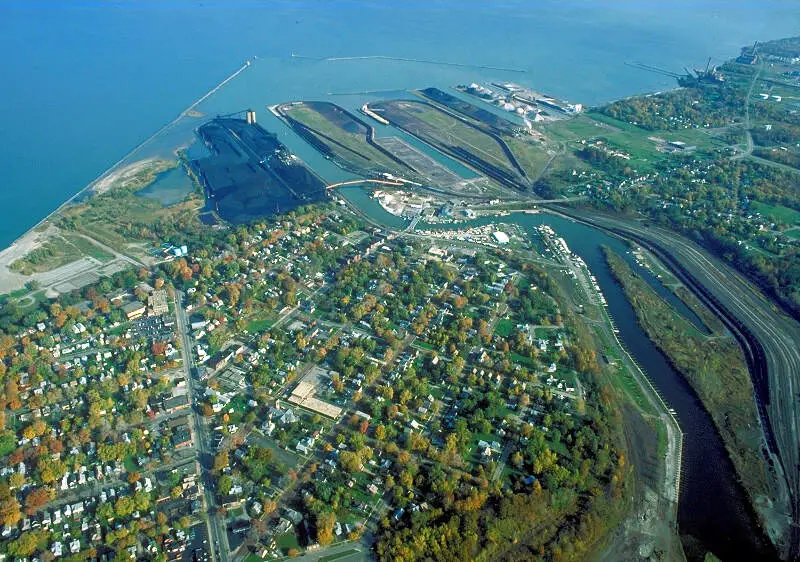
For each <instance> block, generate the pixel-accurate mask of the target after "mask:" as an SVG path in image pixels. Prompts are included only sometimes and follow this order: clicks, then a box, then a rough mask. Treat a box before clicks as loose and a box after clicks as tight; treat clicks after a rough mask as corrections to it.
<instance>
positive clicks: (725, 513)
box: [339, 188, 777, 561]
mask: <svg viewBox="0 0 800 562" xmlns="http://www.w3.org/2000/svg"><path fill="white" fill-rule="evenodd" d="M339 193H340V194H341V195H342V196H344V197H346V198H347V199H348V200H349V201H351V202H353V203H355V204H356V205H357V206H358V207H359V208H360V209H361V210H362V211H363V212H365V213H367V214H368V215H369V216H370V217H371V218H372V219H374V220H375V221H376V222H379V223H381V224H385V225H387V226H388V227H390V228H393V229H398V228H403V226H404V225H405V224H407V221H404V220H402V219H399V218H398V217H395V216H393V215H391V214H389V213H387V212H386V211H385V210H384V209H383V208H382V207H381V206H380V205H379V204H378V203H377V202H376V201H375V200H374V199H370V197H369V194H368V192H367V191H366V190H363V189H361V188H348V189H343V190H340V191H339ZM489 222H497V223H511V224H516V225H518V226H520V227H521V228H522V229H523V230H524V231H525V232H527V233H528V234H529V235H530V236H532V237H533V236H538V235H537V234H536V233H535V232H534V228H535V227H537V226H539V225H542V224H546V225H549V226H550V227H552V228H553V229H554V230H555V231H556V232H557V233H558V235H559V236H561V237H563V238H564V239H565V240H566V242H567V244H568V245H569V247H570V249H571V250H572V251H574V252H575V253H577V254H578V255H579V256H580V257H581V258H583V260H584V261H585V262H586V265H587V266H588V267H589V269H590V270H591V271H592V274H593V275H594V276H595V277H596V279H597V283H598V284H599V285H600V288H601V290H602V291H603V294H604V295H605V297H606V300H607V302H608V312H609V313H610V315H611V317H612V318H613V319H614V322H615V324H616V326H617V328H618V329H619V337H620V339H621V340H622V341H623V342H624V344H625V345H626V347H627V348H628V349H629V351H630V352H631V354H632V355H633V356H634V358H635V359H636V361H637V362H638V363H639V365H640V366H641V367H642V369H643V370H644V371H645V373H646V374H647V375H648V376H649V377H650V379H651V381H652V382H653V384H654V386H655V387H656V388H657V389H658V391H659V393H660V394H661V395H662V397H663V398H664V400H665V401H666V403H667V404H668V406H669V407H671V408H674V410H675V412H676V417H677V419H678V422H679V424H680V426H681V429H682V430H683V432H684V443H683V466H682V478H681V490H680V501H679V506H678V526H679V530H680V533H681V538H682V540H683V543H684V546H685V550H686V551H687V555H688V556H690V559H692V558H694V557H695V556H697V555H698V554H700V555H702V551H711V552H713V553H714V554H715V555H717V556H718V557H720V558H721V559H722V560H725V561H728V560H773V559H777V555H776V553H775V552H774V550H773V548H772V546H771V545H770V543H769V541H768V540H767V539H766V537H765V536H764V535H763V533H762V532H761V531H760V530H759V528H758V526H757V524H756V522H755V518H754V515H753V513H752V509H751V508H750V507H749V504H748V502H747V498H746V496H745V494H744V491H743V490H742V488H741V487H740V486H739V485H738V483H737V477H736V474H735V472H734V468H733V465H732V463H731V461H730V459H729V458H728V456H727V453H726V451H725V449H724V446H723V444H722V440H721V438H720V436H719V434H718V432H717V431H716V428H715V427H714V425H713V422H712V420H711V417H710V416H709V414H708V412H706V410H705V409H704V408H703V405H702V404H701V403H700V401H699V399H698V398H697V395H696V394H695V393H694V391H693V390H692V389H691V387H690V386H689V385H688V383H687V382H686V381H685V379H684V378H683V377H682V376H681V375H680V374H679V373H678V372H677V371H675V369H673V368H672V366H671V365H670V363H669V362H668V361H667V359H666V357H665V356H664V355H663V354H662V353H661V352H660V351H659V350H658V349H657V348H656V347H655V345H654V344H653V343H652V342H651V341H650V339H649V338H648V337H647V335H646V334H645V333H644V332H643V330H642V329H641V328H640V327H639V325H638V323H637V321H636V315H635V313H634V310H633V308H632V307H631V305H630V303H629V302H628V301H627V299H626V298H625V295H624V293H623V291H622V289H621V288H620V287H619V286H618V285H617V283H616V282H615V281H614V278H613V277H612V274H611V272H610V271H609V268H608V265H607V264H606V261H605V258H604V256H603V254H602V250H601V247H602V246H603V245H605V246H609V247H610V248H612V249H613V250H615V251H616V252H617V253H618V254H619V255H621V256H622V257H623V258H624V259H626V260H627V261H628V263H629V265H630V266H631V267H632V268H634V270H636V271H637V272H639V273H641V274H643V276H644V277H645V278H646V279H647V280H648V282H649V283H650V284H651V286H652V287H653V288H654V289H655V290H656V291H658V292H659V294H661V295H662V296H664V297H665V298H667V299H669V300H670V302H672V303H673V304H676V300H675V297H674V295H672V293H670V292H669V291H668V290H667V289H665V288H664V287H663V286H662V285H661V284H660V283H659V282H658V281H657V280H656V279H655V278H654V277H653V276H652V275H649V274H647V273H646V272H645V270H644V269H643V268H642V267H641V266H639V265H638V264H636V263H635V260H634V259H633V258H632V256H631V255H630V254H629V250H630V248H629V247H628V246H627V245H626V244H625V243H624V242H623V241H621V240H619V239H617V238H614V237H611V236H609V235H607V234H605V233H603V232H601V231H599V230H597V229H594V228H592V227H590V226H586V225H583V224H579V223H576V222H574V221H571V220H569V219H565V218H562V217H559V216H555V215H550V214H547V213H540V214H536V215H531V214H522V213H516V214H512V215H509V216H506V217H494V218H492V219H477V220H474V221H471V222H469V223H462V225H461V226H465V225H467V226H478V225H481V224H487V223H489ZM426 228H429V227H427V226H426ZM681 306H682V304H681ZM682 308H683V312H684V313H686V312H687V311H686V309H685V307H682ZM692 320H693V321H696V318H692Z"/></svg>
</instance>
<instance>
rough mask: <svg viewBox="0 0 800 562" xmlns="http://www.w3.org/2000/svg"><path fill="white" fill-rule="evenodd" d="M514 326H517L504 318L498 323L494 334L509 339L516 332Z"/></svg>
mask: <svg viewBox="0 0 800 562" xmlns="http://www.w3.org/2000/svg"><path fill="white" fill-rule="evenodd" d="M514 326H516V324H515V323H514V322H513V321H512V320H507V319H505V318H504V319H503V320H499V321H498V322H497V324H496V325H495V327H494V333H495V334H497V335H498V336H503V337H504V338H507V337H508V336H510V335H511V333H512V332H513V331H514Z"/></svg>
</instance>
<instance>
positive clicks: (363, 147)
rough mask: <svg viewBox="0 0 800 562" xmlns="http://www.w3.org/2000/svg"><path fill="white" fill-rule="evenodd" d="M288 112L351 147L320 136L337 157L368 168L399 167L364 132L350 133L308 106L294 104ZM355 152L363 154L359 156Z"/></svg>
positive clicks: (294, 117) (310, 126) (314, 128)
mask: <svg viewBox="0 0 800 562" xmlns="http://www.w3.org/2000/svg"><path fill="white" fill-rule="evenodd" d="M286 114H287V115H288V116H290V117H292V118H293V119H296V120H297V121H299V122H300V123H302V124H303V125H306V126H307V127H309V128H311V129H313V130H315V131H319V132H320V133H322V134H323V135H325V136H327V137H330V138H331V139H334V140H335V141H337V142H339V143H341V144H342V145H344V146H345V147H347V148H348V149H350V150H346V149H344V148H342V147H341V146H338V145H336V144H335V143H333V142H331V140H329V139H328V138H325V137H323V136H318V138H319V140H321V141H322V142H324V143H325V144H327V145H328V146H329V147H330V148H331V150H333V152H334V154H336V156H337V157H339V158H340V159H342V160H344V161H346V162H350V163H351V164H353V165H354V166H357V167H359V168H366V169H369V168H376V167H379V168H383V169H387V170H396V169H398V168H399V165H398V164H397V162H395V161H393V160H391V159H390V158H388V157H387V156H386V155H385V154H383V153H382V152H380V151H379V150H376V149H375V148H374V147H373V146H371V145H369V144H368V143H367V141H366V137H365V135H364V134H360V133H359V134H356V133H349V132H347V131H345V130H344V129H342V128H341V127H339V126H338V125H336V124H335V123H333V122H331V121H330V120H329V119H327V118H326V117H325V116H324V115H322V114H321V113H319V112H317V111H315V110H314V109H312V108H310V107H308V106H305V105H294V106H292V107H290V108H289V109H287V110H286ZM354 152H357V153H359V154H361V155H363V156H359V154H355V153H354Z"/></svg>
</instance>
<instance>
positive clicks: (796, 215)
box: [753, 203, 800, 234]
mask: <svg viewBox="0 0 800 562" xmlns="http://www.w3.org/2000/svg"><path fill="white" fill-rule="evenodd" d="M753 209H755V210H756V211H758V212H759V213H761V214H762V215H764V216H765V217H771V218H772V220H775V221H780V222H783V223H786V224H795V225H800V211H796V210H794V209H790V208H789V207H784V206H782V205H768V204H766V203H753ZM787 234H788V233H787Z"/></svg>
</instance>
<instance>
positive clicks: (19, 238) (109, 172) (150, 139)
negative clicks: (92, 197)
mask: <svg viewBox="0 0 800 562" xmlns="http://www.w3.org/2000/svg"><path fill="white" fill-rule="evenodd" d="M249 66H250V60H249V59H248V60H247V61H246V62H245V64H243V65H242V66H241V67H239V68H238V69H237V70H236V71H235V72H233V73H232V74H230V75H229V76H227V77H226V78H225V79H224V80H222V82H220V83H219V84H217V85H216V86H214V87H213V88H211V89H210V90H209V91H208V92H206V93H205V94H204V95H203V96H201V97H200V98H198V99H197V100H195V101H194V102H193V103H192V104H191V105H189V106H188V107H187V108H186V109H184V110H183V111H181V112H180V113H179V114H178V116H177V117H176V118H175V119H173V120H172V121H170V122H169V123H167V124H166V125H164V126H162V127H161V128H160V129H158V130H157V131H156V132H155V133H153V134H152V135H150V136H149V137H147V138H146V139H145V140H143V141H142V142H140V143H139V144H137V145H136V146H135V147H133V148H132V149H131V150H130V151H128V152H127V153H126V154H125V155H124V156H123V157H122V158H120V159H119V160H117V161H116V162H114V163H113V164H112V165H111V166H109V167H108V168H106V169H105V170H103V171H102V172H101V173H100V174H99V175H98V176H97V177H96V178H94V179H93V180H92V181H91V182H89V183H88V184H87V185H86V186H84V187H83V188H81V189H79V190H78V191H77V192H75V193H74V194H73V195H71V196H70V197H69V198H68V199H66V200H65V201H64V202H63V203H61V204H60V205H59V206H58V207H56V208H55V209H53V210H52V211H50V212H49V213H48V214H47V215H45V216H44V217H43V218H41V219H40V220H38V221H37V222H36V223H35V224H34V225H32V226H31V227H30V228H28V229H27V230H25V232H22V233H21V234H19V235H18V236H17V237H16V238H14V239H13V240H12V241H11V242H10V243H9V244H8V245H7V246H6V247H5V248H3V249H2V250H0V267H9V266H10V265H11V264H10V263H8V264H4V263H2V260H1V258H2V255H3V254H4V253H5V252H6V250H8V249H9V248H11V247H13V246H14V245H16V244H18V243H20V242H22V241H23V239H24V238H25V237H26V236H28V235H29V234H30V233H31V232H33V231H35V230H36V229H38V228H40V227H41V226H42V225H43V224H44V223H46V222H47V221H48V220H50V219H51V218H52V217H53V216H54V215H56V214H57V213H58V212H60V211H61V210H63V209H64V208H65V207H66V206H68V205H69V204H71V203H73V202H74V201H75V200H76V199H78V198H79V197H81V196H83V195H85V194H86V193H88V192H91V191H92V190H93V189H94V187H95V185H96V184H98V183H101V182H103V181H104V180H106V179H107V178H108V177H109V176H111V175H112V174H113V173H114V172H115V171H116V170H117V169H118V168H119V167H120V166H122V165H123V164H124V163H125V161H126V160H128V159H129V158H131V157H132V156H133V155H134V154H136V153H137V152H139V151H140V150H142V149H143V148H144V147H146V146H147V145H149V144H150V143H151V142H153V141H154V140H155V139H156V138H158V137H159V136H160V135H162V134H163V133H165V132H167V131H168V130H169V129H171V128H172V127H174V126H175V125H177V124H178V122H179V121H180V120H181V119H183V118H184V117H195V115H193V114H192V112H193V111H194V109H195V108H196V107H197V106H198V105H200V104H201V103H203V102H204V101H205V100H206V99H208V98H209V97H211V96H212V95H214V94H215V93H216V92H217V91H218V90H219V89H220V88H222V87H223V86H224V85H225V84H227V83H228V82H230V81H231V80H233V79H234V78H236V77H237V76H238V75H239V74H241V73H242V72H244V71H245V70H246V69H247V68H248V67H249ZM179 149H180V147H177V148H176V149H175V150H176V151H177V150H179ZM154 159H157V157H155V156H153V157H150V158H148V159H143V160H139V161H134V162H131V164H130V165H129V166H133V165H136V164H139V163H141V162H144V161H146V160H154ZM123 170H124V168H123ZM120 172H122V170H121V171H120ZM101 193H102V192H101ZM0 295H2V293H0Z"/></svg>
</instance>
